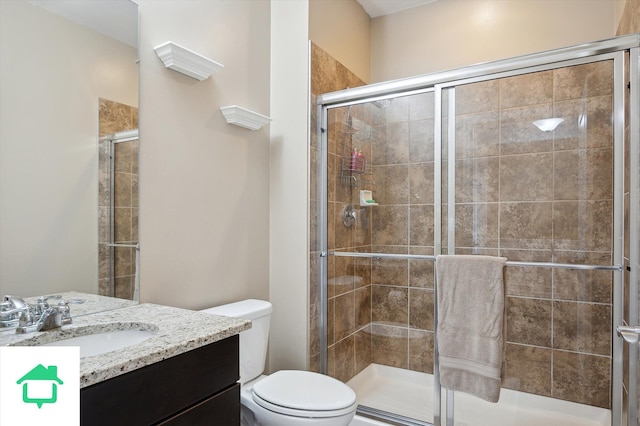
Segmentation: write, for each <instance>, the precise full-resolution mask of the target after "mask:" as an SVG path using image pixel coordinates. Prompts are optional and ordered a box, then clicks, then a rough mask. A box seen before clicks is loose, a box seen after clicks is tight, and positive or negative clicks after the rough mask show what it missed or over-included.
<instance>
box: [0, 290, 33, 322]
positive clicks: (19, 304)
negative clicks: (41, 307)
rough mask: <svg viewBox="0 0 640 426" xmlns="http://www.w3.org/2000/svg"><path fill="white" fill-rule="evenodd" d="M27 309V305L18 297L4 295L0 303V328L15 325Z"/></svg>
mask: <svg viewBox="0 0 640 426" xmlns="http://www.w3.org/2000/svg"><path fill="white" fill-rule="evenodd" d="M28 311H29V305H27V303H26V302H25V301H24V300H22V299H21V298H19V297H16V296H9V295H7V296H4V298H3V301H2V303H0V328H7V327H15V326H16V325H18V322H19V320H20V316H21V315H22V314H23V313H24V312H28Z"/></svg>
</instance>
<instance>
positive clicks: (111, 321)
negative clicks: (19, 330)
mask: <svg viewBox="0 0 640 426" xmlns="http://www.w3.org/2000/svg"><path fill="white" fill-rule="evenodd" d="M249 328H251V321H248V320H240V319H236V318H229V317H224V316H218V315H212V314H205V313H202V312H196V311H191V310H188V309H179V308H173V307H170V306H161V305H154V304H148V303H143V304H139V305H135V306H128V307H124V308H119V309H112V310H109V311H106V312H98V313H95V314H90V315H84V316H80V317H76V318H73V324H70V325H65V326H62V327H61V328H59V329H55V330H50V331H45V332H38V333H28V334H15V333H0V345H20V346H23V345H38V344H44V343H49V342H52V341H55V340H60V339H63V338H70V337H76V336H82V335H87V334H94V333H102V332H107V331H115V330H130V329H137V330H153V331H155V334H154V335H153V336H152V337H150V338H149V339H147V340H144V341H142V342H141V343H138V344H135V345H132V346H128V347H126V348H123V349H119V350H116V351H112V352H108V353H105V354H102V355H95V356H89V357H86V358H81V359H80V387H81V388H83V387H87V386H91V385H93V384H96V383H99V382H101V381H104V380H107V379H110V378H113V377H116V376H119V375H121V374H124V373H127V372H129V371H133V370H136V369H138V368H142V367H144V366H146V365H149V364H153V363H155V362H158V361H162V360H163V359H166V358H170V357H172V356H175V355H179V354H181V353H184V352H187V351H189V350H192V349H196V348H199V347H201V346H205V345H207V344H209V343H213V342H216V341H218V340H222V339H225V338H227V337H230V336H233V335H236V334H238V333H240V332H241V331H244V330H247V329H249Z"/></svg>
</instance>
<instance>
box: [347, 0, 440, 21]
mask: <svg viewBox="0 0 640 426" xmlns="http://www.w3.org/2000/svg"><path fill="white" fill-rule="evenodd" d="M435 1H438V0H358V3H360V4H361V5H362V7H363V8H364V10H365V11H366V12H367V13H368V14H369V16H370V17H371V18H377V17H378V16H383V15H390V14H392V13H396V12H400V11H401V10H405V9H411V8H412V7H417V6H422V5H423V4H427V3H433V2H435Z"/></svg>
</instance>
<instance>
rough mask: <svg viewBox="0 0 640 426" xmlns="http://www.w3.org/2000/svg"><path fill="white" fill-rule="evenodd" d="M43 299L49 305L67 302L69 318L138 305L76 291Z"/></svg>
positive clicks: (35, 299)
mask: <svg viewBox="0 0 640 426" xmlns="http://www.w3.org/2000/svg"><path fill="white" fill-rule="evenodd" d="M44 297H46V298H48V302H49V304H50V305H55V304H56V303H58V300H65V301H67V302H69V308H70V309H71V318H76V317H79V316H82V315H89V314H95V313H96V312H104V311H110V310H112V309H119V308H125V307H127V306H135V305H137V304H138V302H136V301H133V300H127V299H119V298H117V297H108V296H98V295H97V294H88V293H79V292H77V291H66V292H64V293H56V294H48V295H45V296H44ZM24 301H25V302H27V303H28V304H30V305H35V304H36V303H37V302H38V297H25V299H24Z"/></svg>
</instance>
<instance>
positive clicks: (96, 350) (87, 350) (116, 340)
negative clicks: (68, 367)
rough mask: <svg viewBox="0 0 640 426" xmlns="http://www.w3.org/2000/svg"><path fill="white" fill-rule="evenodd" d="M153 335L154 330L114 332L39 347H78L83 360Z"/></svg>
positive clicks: (69, 339)
mask: <svg viewBox="0 0 640 426" xmlns="http://www.w3.org/2000/svg"><path fill="white" fill-rule="evenodd" d="M154 335H155V331H154V330H136V329H134V330H114V331H105V332H102V333H94V334H88V335H85V336H77V337H71V338H68V339H61V340H55V341H53V342H49V343H42V344H40V345H39V346H79V347H80V358H85V357H88V356H94V355H101V354H104V353H107V352H112V351H116V350H118V349H122V348H126V347H128V346H132V345H136V344H138V343H141V342H143V341H145V340H147V339H149V338H150V337H153V336H154Z"/></svg>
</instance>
